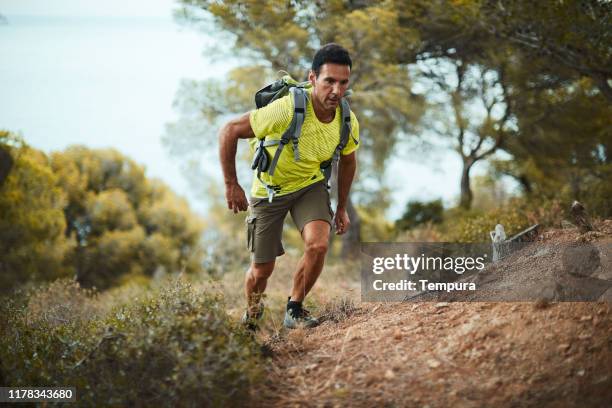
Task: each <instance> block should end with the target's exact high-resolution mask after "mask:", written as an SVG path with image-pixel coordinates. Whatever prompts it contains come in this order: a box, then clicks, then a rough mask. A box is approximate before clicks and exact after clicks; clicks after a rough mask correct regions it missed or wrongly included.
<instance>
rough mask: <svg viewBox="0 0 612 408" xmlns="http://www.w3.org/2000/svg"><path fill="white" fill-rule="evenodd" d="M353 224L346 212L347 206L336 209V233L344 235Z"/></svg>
mask: <svg viewBox="0 0 612 408" xmlns="http://www.w3.org/2000/svg"><path fill="white" fill-rule="evenodd" d="M350 225H351V220H350V219H349V216H348V214H347V212H346V209H345V208H340V207H338V208H337V209H336V217H335V218H334V226H335V227H336V234H337V235H342V234H344V233H345V232H346V231H348V229H349V226H350Z"/></svg>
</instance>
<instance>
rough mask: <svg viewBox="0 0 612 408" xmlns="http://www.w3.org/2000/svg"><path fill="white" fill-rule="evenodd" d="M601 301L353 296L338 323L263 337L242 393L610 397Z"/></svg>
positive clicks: (264, 400)
mask: <svg viewBox="0 0 612 408" xmlns="http://www.w3.org/2000/svg"><path fill="white" fill-rule="evenodd" d="M557 235H559V234H557ZM560 235H561V236H563V237H564V239H566V238H567V233H561V234H560ZM606 235H607V234H606ZM557 238H558V237H557ZM557 238H555V239H557ZM610 306H611V304H610V303H606V302H582V303H578V302H576V303H569V302H560V303H548V302H546V301H540V302H525V303H484V302H479V303H467V302H464V303H444V302H438V303H436V302H427V303H386V304H375V303H363V304H360V305H359V307H358V309H357V310H356V311H355V312H354V313H353V314H352V315H351V316H350V317H349V318H347V319H346V320H343V321H341V322H339V323H334V322H331V321H328V322H324V323H323V324H322V325H321V326H320V327H318V328H316V329H313V330H310V331H304V330H295V331H291V332H287V333H284V334H283V335H282V336H280V337H279V338H278V339H274V338H270V339H268V340H267V343H268V345H269V346H270V347H271V348H272V351H273V357H272V358H271V361H270V364H268V366H267V370H268V373H267V374H268V377H267V380H266V384H265V385H264V386H263V387H262V388H261V389H259V390H258V391H257V393H256V395H255V396H254V398H255V399H256V401H257V402H258V403H259V404H260V405H262V406H283V407H287V406H330V407H332V406H351V407H373V406H377V407H378V406H380V407H385V406H386V407H395V406H398V407H413V406H414V407H425V406H428V407H431V408H433V407H449V406H458V407H490V406H495V407H515V406H516V407H529V406H534V407H542V406H551V407H585V406H586V407H604V406H612V314H611V313H610Z"/></svg>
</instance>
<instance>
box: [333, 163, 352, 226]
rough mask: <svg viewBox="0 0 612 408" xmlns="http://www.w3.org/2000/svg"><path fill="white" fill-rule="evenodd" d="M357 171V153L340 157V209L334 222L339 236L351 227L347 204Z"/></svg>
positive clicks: (337, 210) (338, 208)
mask: <svg viewBox="0 0 612 408" xmlns="http://www.w3.org/2000/svg"><path fill="white" fill-rule="evenodd" d="M356 169H357V159H356V158H355V152H353V153H351V154H347V155H346V156H340V165H339V166H338V207H337V209H336V218H335V220H334V223H335V227H336V233H337V234H344V233H345V232H346V231H347V230H348V228H349V226H350V225H351V221H350V219H349V217H348V213H347V212H346V203H347V201H348V195H349V191H350V190H351V184H353V178H354V177H355V170H356Z"/></svg>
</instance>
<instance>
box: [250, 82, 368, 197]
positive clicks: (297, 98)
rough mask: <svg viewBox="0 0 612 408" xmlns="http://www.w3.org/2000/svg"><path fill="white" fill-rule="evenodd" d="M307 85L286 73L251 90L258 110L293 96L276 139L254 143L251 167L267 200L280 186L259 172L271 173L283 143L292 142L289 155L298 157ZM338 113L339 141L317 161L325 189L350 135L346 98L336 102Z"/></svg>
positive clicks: (348, 110)
mask: <svg viewBox="0 0 612 408" xmlns="http://www.w3.org/2000/svg"><path fill="white" fill-rule="evenodd" d="M310 87H311V85H310V83H309V82H297V81H295V80H294V79H293V78H291V77H290V76H289V75H285V76H283V77H282V78H280V79H278V80H276V81H274V82H272V83H271V84H268V85H266V86H265V87H263V88H262V89H260V90H259V91H257V92H256V93H255V106H256V107H257V108H258V109H259V108H262V107H264V106H266V105H268V104H270V103H272V102H274V101H275V100H277V99H280V98H282V97H284V96H285V95H288V94H291V98H292V99H293V117H292V119H291V123H290V124H289V127H288V128H287V129H286V130H285V132H284V133H283V135H282V136H281V138H280V140H266V138H265V137H264V138H263V139H262V140H260V141H259V142H258V144H257V147H256V148H255V153H254V155H253V162H252V164H251V169H253V170H257V178H258V179H259V181H260V182H261V184H263V185H264V186H265V188H266V191H267V192H268V201H269V202H272V200H273V199H274V196H275V195H276V193H278V192H279V191H280V190H281V187H280V186H275V185H269V184H267V183H266V182H264V181H263V180H262V179H261V173H265V172H267V173H268V174H269V175H270V176H273V175H274V171H275V170H276V165H277V163H278V159H279V158H280V155H281V153H282V151H283V149H284V148H285V145H287V144H288V143H289V142H290V141H291V142H292V144H293V156H294V159H295V161H299V160H300V152H299V143H298V142H299V138H300V133H301V131H302V125H303V123H304V119H305V116H306V106H307V104H308V93H307V92H306V89H307V88H310ZM348 95H350V93H347V95H346V96H348ZM340 113H341V117H342V125H341V126H340V143H338V146H336V149H335V150H334V153H333V154H332V157H331V158H330V159H329V160H326V161H324V162H323V163H321V166H320V168H321V171H322V172H323V175H324V176H325V184H326V185H327V188H328V189H329V188H330V185H329V179H330V178H331V174H332V166H333V165H334V164H336V165H337V162H338V159H339V158H340V152H342V150H343V149H344V148H345V147H346V144H347V143H348V138H349V135H350V134H351V108H350V106H349V103H348V101H347V100H346V98H342V99H341V101H340ZM353 141H354V142H355V144H358V143H359V142H358V141H357V140H355V139H353ZM276 145H278V148H277V149H276V153H275V154H274V157H273V158H272V159H271V158H270V156H269V154H268V152H267V150H266V147H268V146H276Z"/></svg>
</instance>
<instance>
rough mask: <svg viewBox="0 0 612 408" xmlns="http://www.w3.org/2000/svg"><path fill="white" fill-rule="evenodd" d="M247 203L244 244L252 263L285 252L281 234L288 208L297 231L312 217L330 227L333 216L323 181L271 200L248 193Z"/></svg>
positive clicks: (271, 259) (264, 260) (266, 260)
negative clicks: (325, 222) (245, 238)
mask: <svg viewBox="0 0 612 408" xmlns="http://www.w3.org/2000/svg"><path fill="white" fill-rule="evenodd" d="M249 204H250V207H249V212H250V214H249V215H248V216H247V218H246V225H247V248H248V250H249V251H251V253H252V254H253V256H252V260H253V262H255V263H264V262H270V261H273V260H275V259H276V257H277V256H280V255H282V254H284V253H285V250H284V249H283V244H282V242H281V238H282V234H283V223H284V221H285V217H286V216H287V212H291V217H292V218H293V222H294V223H295V225H296V227H297V228H298V230H299V231H300V233H301V232H302V230H303V229H304V226H305V225H306V224H307V223H308V222H310V221H314V220H323V221H327V223H328V224H329V226H330V228H331V225H332V219H333V218H334V212H333V211H332V209H331V203H330V201H329V192H328V191H327V187H326V186H325V182H324V181H320V182H317V183H314V184H311V185H310V186H308V187H304V188H303V189H301V190H298V191H296V192H294V193H289V194H286V195H283V196H280V197H275V198H274V200H273V201H272V202H271V203H270V202H268V199H267V198H257V197H251V198H250V199H249Z"/></svg>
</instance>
